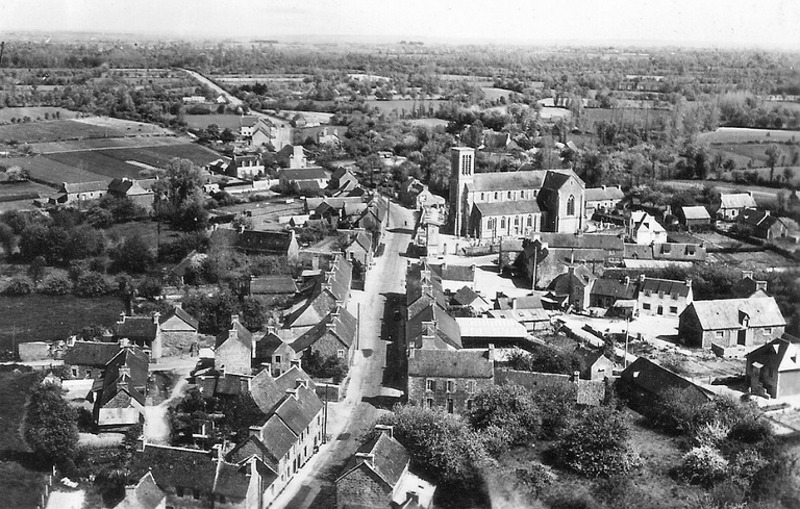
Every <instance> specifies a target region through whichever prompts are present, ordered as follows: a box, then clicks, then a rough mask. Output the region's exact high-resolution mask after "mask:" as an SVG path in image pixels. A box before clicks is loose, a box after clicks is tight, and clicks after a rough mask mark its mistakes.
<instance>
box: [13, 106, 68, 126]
mask: <svg viewBox="0 0 800 509" xmlns="http://www.w3.org/2000/svg"><path fill="white" fill-rule="evenodd" d="M56 112H58V113H59V115H61V118H62V119H64V120H66V119H68V118H75V117H76V116H77V115H78V113H77V112H74V111H69V110H66V109H64V108H58V107H53V106H23V107H20V108H0V124H5V123H10V122H11V119H12V118H23V117H30V118H31V119H33V120H39V119H41V120H44V114H45V113H47V114H48V115H49V116H50V117H51V118H53V116H54V115H55V113H56Z"/></svg>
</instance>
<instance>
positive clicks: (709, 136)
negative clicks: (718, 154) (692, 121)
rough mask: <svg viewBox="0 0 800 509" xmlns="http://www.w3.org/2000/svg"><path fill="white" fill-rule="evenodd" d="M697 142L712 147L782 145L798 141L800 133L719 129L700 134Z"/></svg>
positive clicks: (739, 128) (733, 128)
mask: <svg viewBox="0 0 800 509" xmlns="http://www.w3.org/2000/svg"><path fill="white" fill-rule="evenodd" d="M697 139H698V141H702V142H706V143H710V144H712V145H716V144H722V143H734V144H739V143H784V142H787V141H789V142H795V141H800V132H797V131H781V130H775V129H751V128H748V127H720V128H719V129H717V130H716V131H714V132H710V133H701V134H699V135H698V136H697Z"/></svg>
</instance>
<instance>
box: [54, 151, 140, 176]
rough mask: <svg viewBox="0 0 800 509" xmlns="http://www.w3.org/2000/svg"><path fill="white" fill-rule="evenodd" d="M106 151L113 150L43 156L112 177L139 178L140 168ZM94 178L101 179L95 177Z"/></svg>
mask: <svg viewBox="0 0 800 509" xmlns="http://www.w3.org/2000/svg"><path fill="white" fill-rule="evenodd" d="M107 152H108V153H110V152H113V151H105V150H103V151H97V150H84V151H80V152H60V153H57V154H48V155H46V156H44V157H46V158H48V159H50V160H53V161H56V162H58V163H61V164H64V165H66V166H72V167H73V168H78V169H80V170H85V171H88V172H90V173H93V174H95V175H100V176H103V177H109V178H112V179H113V178H117V177H128V178H131V179H136V178H139V171H140V170H141V168H139V167H138V166H134V165H132V164H128V163H126V162H125V161H121V160H119V159H116V158H114V157H111V156H110V155H108V154H107ZM94 180H101V179H99V178H96V179H94Z"/></svg>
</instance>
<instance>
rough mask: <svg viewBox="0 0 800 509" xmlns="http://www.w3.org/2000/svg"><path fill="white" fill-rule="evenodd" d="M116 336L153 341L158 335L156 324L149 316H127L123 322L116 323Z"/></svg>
mask: <svg viewBox="0 0 800 509" xmlns="http://www.w3.org/2000/svg"><path fill="white" fill-rule="evenodd" d="M115 328H116V336H117V337H119V338H128V339H130V340H132V341H136V340H146V341H152V340H154V339H155V337H156V329H157V327H156V324H155V323H154V322H153V318H152V317H149V316H125V318H124V319H123V321H122V323H120V322H117V324H116V327H115Z"/></svg>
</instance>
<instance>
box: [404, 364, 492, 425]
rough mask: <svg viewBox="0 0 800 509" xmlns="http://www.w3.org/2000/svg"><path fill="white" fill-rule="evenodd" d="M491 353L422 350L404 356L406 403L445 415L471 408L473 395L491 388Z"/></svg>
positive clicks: (461, 412)
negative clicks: (422, 406) (441, 412)
mask: <svg viewBox="0 0 800 509" xmlns="http://www.w3.org/2000/svg"><path fill="white" fill-rule="evenodd" d="M493 357H494V350H493V349H492V348H490V349H488V350H455V351H453V350H426V349H416V348H411V349H410V350H409V353H408V390H407V392H406V393H407V394H408V401H409V403H413V404H417V405H424V406H425V407H428V408H440V409H443V410H444V411H446V412H448V413H455V414H463V413H464V412H466V411H468V410H470V409H471V408H472V401H473V398H474V397H475V395H476V394H477V393H478V392H480V391H481V390H484V389H488V388H489V387H491V386H492V385H494V358H493Z"/></svg>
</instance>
